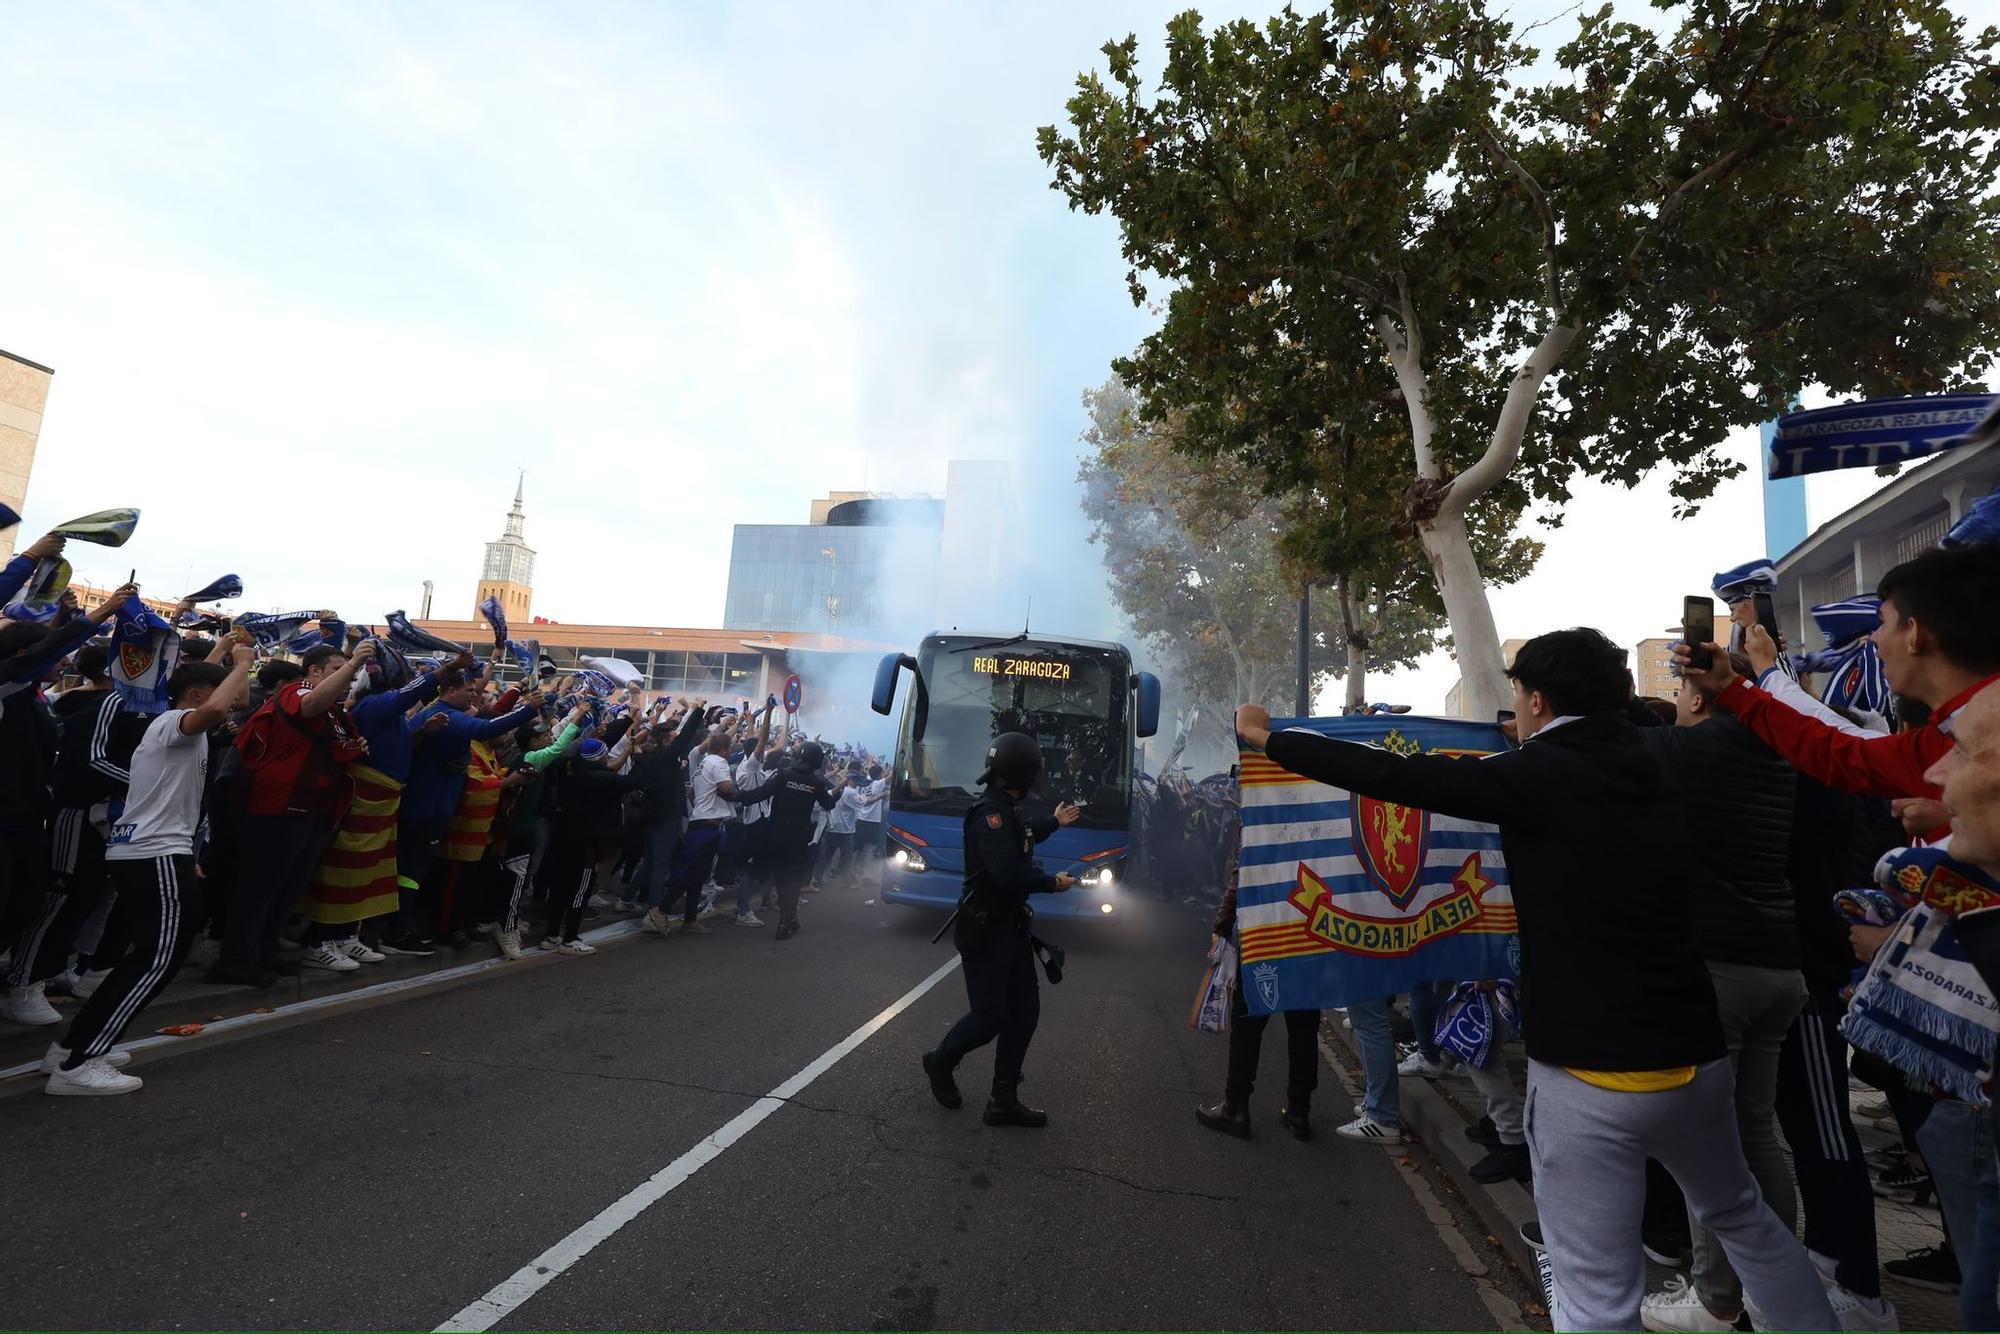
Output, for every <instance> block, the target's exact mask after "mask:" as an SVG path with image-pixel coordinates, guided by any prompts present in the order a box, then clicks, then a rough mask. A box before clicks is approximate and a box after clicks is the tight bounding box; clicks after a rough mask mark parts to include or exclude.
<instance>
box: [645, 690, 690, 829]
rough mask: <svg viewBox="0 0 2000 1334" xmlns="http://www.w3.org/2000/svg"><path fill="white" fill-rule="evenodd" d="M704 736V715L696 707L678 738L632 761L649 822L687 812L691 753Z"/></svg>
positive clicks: (670, 818)
mask: <svg viewBox="0 0 2000 1334" xmlns="http://www.w3.org/2000/svg"><path fill="white" fill-rule="evenodd" d="M700 739H701V715H700V714H699V713H696V712H694V711H693V710H692V709H690V710H689V711H688V716H687V718H686V719H685V720H683V721H682V723H681V730H680V731H678V732H676V733H674V739H673V740H672V741H669V742H668V743H667V744H666V745H664V746H660V747H658V748H657V749H654V750H649V751H646V752H644V753H643V754H641V755H640V756H639V757H638V758H637V759H635V760H633V761H632V772H631V777H632V778H633V779H634V780H635V781H636V782H637V784H638V788H639V792H640V793H641V796H642V798H643V799H642V801H641V802H640V805H639V818H640V819H641V820H643V821H645V822H646V823H647V824H649V825H651V824H658V823H659V822H660V821H662V820H677V819H679V818H680V817H681V816H682V815H684V814H686V812H687V757H688V752H689V751H691V750H693V749H694V747H695V742H697V741H699V740H700Z"/></svg>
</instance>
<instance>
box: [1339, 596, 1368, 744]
mask: <svg viewBox="0 0 2000 1334" xmlns="http://www.w3.org/2000/svg"><path fill="white" fill-rule="evenodd" d="M1338 587H1339V590H1340V638H1341V642H1342V644H1344V645H1345V646H1346V648H1347V672H1346V678H1347V699H1346V700H1345V702H1344V703H1343V705H1342V709H1341V711H1342V712H1343V713H1350V714H1353V713H1359V712H1361V710H1362V709H1363V708H1365V707H1367V704H1368V637H1367V636H1366V635H1364V634H1362V633H1361V630H1360V627H1359V626H1358V625H1357V624H1356V623H1355V621H1356V617H1355V614H1354V585H1353V583H1352V582H1350V581H1349V579H1348V577H1347V576H1346V575H1344V574H1343V575H1341V576H1340V582H1339V585H1338Z"/></svg>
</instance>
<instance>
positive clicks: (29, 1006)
mask: <svg viewBox="0 0 2000 1334" xmlns="http://www.w3.org/2000/svg"><path fill="white" fill-rule="evenodd" d="M0 1016H5V1017H6V1018H8V1019H12V1020H13V1021H14V1022H15V1023H17V1024H33V1025H37V1026H39V1025H42V1024H59V1023H61V1022H62V1016H61V1015H60V1014H57V1013H56V1007H55V1006H53V1005H51V1004H49V998H48V997H47V996H44V995H43V994H42V984H41V983H39V982H25V983H23V984H22V985H20V986H18V987H9V988H8V989H7V994H6V995H5V996H0Z"/></svg>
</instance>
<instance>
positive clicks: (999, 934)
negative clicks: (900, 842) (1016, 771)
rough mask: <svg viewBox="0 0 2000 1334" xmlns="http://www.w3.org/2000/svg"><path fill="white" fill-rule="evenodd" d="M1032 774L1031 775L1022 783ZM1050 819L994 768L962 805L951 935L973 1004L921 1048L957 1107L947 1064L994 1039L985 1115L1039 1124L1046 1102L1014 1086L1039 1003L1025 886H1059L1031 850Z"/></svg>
mask: <svg viewBox="0 0 2000 1334" xmlns="http://www.w3.org/2000/svg"><path fill="white" fill-rule="evenodd" d="M1005 739H1006V738H1002V739H1001V740H1005ZM997 744H998V743H997V742H996V745H997ZM1037 760H1038V761H1039V756H1037ZM989 762H990V761H989ZM1037 767H1039V765H1037ZM1032 782H1033V779H1032V777H1031V778H1030V779H1029V782H1028V784H1023V785H1020V786H1024V787H1025V786H1030V785H1032ZM1056 827H1057V822H1056V820H1055V819H1054V818H1052V817H1050V816H1041V817H1038V818H1030V817H1029V816H1028V815H1027V814H1026V813H1025V812H1023V811H1022V810H1021V807H1020V803H1019V802H1018V801H1016V799H1015V798H1014V795H1013V794H1012V793H1011V792H1009V791H1007V790H1006V788H1005V787H1003V786H1002V785H1001V781H1000V779H999V778H997V777H996V778H994V779H993V781H992V782H991V783H990V785H989V786H988V787H987V789H986V791H985V793H984V794H983V795H982V796H981V797H980V798H979V800H977V801H976V802H974V803H973V805H972V809H970V810H969V811H967V812H966V814H965V891H964V894H963V896H962V897H961V898H960V900H959V913H958V921H957V923H956V928H955V934H954V937H953V939H954V942H955V943H956V944H957V946H958V953H959V957H960V958H961V959H963V960H964V972H965V994H966V998H967V1000H968V1001H970V1003H971V1006H972V1008H971V1009H970V1010H969V1011H968V1012H967V1013H966V1015H965V1017H964V1018H962V1019H960V1020H959V1021H958V1022H957V1023H956V1024H954V1025H953V1026H952V1029H951V1031H950V1032H949V1033H947V1034H945V1037H944V1041H942V1042H941V1043H939V1044H938V1046H937V1049H936V1050H935V1051H932V1052H926V1053H925V1054H924V1070H925V1073H926V1074H927V1075H929V1077H930V1080H931V1091H932V1093H933V1094H934V1095H936V1097H937V1099H938V1101H939V1102H941V1103H943V1104H944V1105H945V1106H947V1107H957V1106H958V1105H959V1094H958V1088H957V1085H956V1084H955V1083H954V1082H953V1080H952V1072H953V1071H955V1070H956V1069H957V1068H958V1063H959V1062H960V1061H962V1060H964V1059H965V1057H966V1056H967V1055H968V1054H969V1053H971V1052H973V1051H975V1050H977V1049H978V1048H980V1047H983V1046H985V1045H986V1044H987V1043H989V1042H993V1043H995V1044H996V1045H995V1047H994V1050H993V1094H992V1097H991V1098H990V1099H989V1100H988V1102H987V1104H986V1116H985V1119H986V1123H987V1124H988V1125H1025V1126H1040V1125H1044V1124H1046V1123H1047V1121H1048V1118H1047V1116H1046V1115H1044V1114H1043V1113H1042V1112H1039V1111H1037V1110H1035V1109H1034V1108H1032V1107H1025V1106H1023V1105H1022V1104H1021V1102H1020V1100H1019V1098H1018V1096H1017V1094H1016V1090H1017V1088H1018V1087H1019V1085H1020V1082H1021V1062H1022V1060H1023V1058H1025V1057H1026V1055H1027V1053H1028V1043H1029V1041H1030V1040H1032V1039H1033V1037H1034V1036H1035V1025H1036V1022H1037V1021H1038V1020H1039V1019H1040V1018H1041V1010H1042V1004H1041V990H1040V986H1039V984H1038V982H1037V981H1036V978H1035V954H1034V948H1033V943H1032V940H1031V937H1030V935H1029V923H1030V921H1031V920H1032V919H1033V917H1034V913H1033V911H1032V910H1031V909H1030V908H1029V907H1028V896H1029V895H1030V894H1054V893H1057V892H1058V891H1060V890H1061V888H1062V886H1061V885H1059V884H1058V883H1057V882H1056V878H1055V877H1054V876H1053V875H1049V874H1047V873H1046V872H1044V871H1041V870H1039V869H1037V868H1036V866H1035V863H1034V851H1035V845H1036V844H1037V843H1040V842H1041V841H1042V840H1044V839H1046V838H1047V837H1048V836H1049V835H1050V834H1053V833H1054V832H1055V831H1056Z"/></svg>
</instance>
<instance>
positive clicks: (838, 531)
mask: <svg viewBox="0 0 2000 1334" xmlns="http://www.w3.org/2000/svg"><path fill="white" fill-rule="evenodd" d="M944 522H945V502H944V501H943V500H940V499H938V498H936V497H933V496H883V495H874V494H871V493H868V492H862V491H836V492H834V493H833V494H831V495H828V496H823V497H821V498H820V499H818V500H815V501H813V502H812V508H811V511H810V518H809V520H808V522H806V523H802V524H777V523H739V524H737V525H736V529H735V533H734V535H733V537H732V538H731V541H730V546H729V585H728V593H727V596H726V599H725V601H724V603H723V611H722V623H723V625H724V626H726V627H728V628H729V629H730V630H733V631H745V630H755V631H770V632H773V633H785V634H812V635H824V636H830V637H833V638H842V637H849V638H852V637H861V638H867V637H870V636H881V635H883V634H884V633H885V628H886V626H887V625H888V624H889V623H890V622H892V621H894V620H896V619H898V613H899V608H898V607H897V606H895V605H892V603H894V602H896V601H899V600H900V601H907V600H908V598H899V590H901V589H907V590H910V592H911V595H912V596H915V595H916V594H917V593H918V592H921V593H922V596H923V600H924V601H925V603H926V604H927V605H926V615H928V603H929V601H930V593H929V589H930V587H931V581H932V580H933V579H934V578H935V572H936V569H937V563H938V551H939V541H940V537H941V534H942V532H943V529H944Z"/></svg>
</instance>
